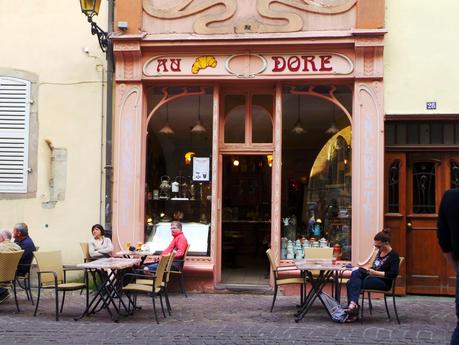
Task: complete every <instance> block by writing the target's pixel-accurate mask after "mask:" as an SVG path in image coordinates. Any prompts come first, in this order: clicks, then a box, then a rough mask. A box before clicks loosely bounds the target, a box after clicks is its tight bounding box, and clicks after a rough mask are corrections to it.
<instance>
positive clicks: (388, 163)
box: [384, 152, 407, 295]
mask: <svg viewBox="0 0 459 345" xmlns="http://www.w3.org/2000/svg"><path fill="white" fill-rule="evenodd" d="M384 171H385V176H384V181H385V186H386V188H385V190H384V199H385V202H384V205H385V208H384V224H385V225H384V226H385V227H386V228H389V229H390V230H391V238H392V241H391V243H392V247H393V248H394V250H395V251H397V253H399V255H400V256H403V257H406V193H405V190H406V155H405V153H399V152H397V153H386V159H385V169H384ZM406 261H407V260H404V261H403V262H402V266H401V267H400V278H399V279H398V280H397V287H396V292H397V293H398V294H402V295H403V294H405V293H406V269H405V267H406Z"/></svg>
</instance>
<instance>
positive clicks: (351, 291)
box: [347, 268, 388, 304]
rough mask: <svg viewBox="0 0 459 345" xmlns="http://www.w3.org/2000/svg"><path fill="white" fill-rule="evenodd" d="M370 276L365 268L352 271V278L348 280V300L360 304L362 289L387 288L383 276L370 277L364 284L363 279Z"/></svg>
mask: <svg viewBox="0 0 459 345" xmlns="http://www.w3.org/2000/svg"><path fill="white" fill-rule="evenodd" d="M367 276H368V273H366V272H365V270H363V269H361V268H359V269H356V270H355V271H352V274H351V279H349V281H348V282H347V299H348V302H349V303H350V302H354V303H356V304H359V296H360V291H361V290H362V289H363V288H365V289H372V290H373V289H374V290H387V289H388V286H387V284H386V282H385V280H384V279H383V278H378V277H370V278H368V279H367V280H365V286H363V280H364V279H365V278H366V277H367Z"/></svg>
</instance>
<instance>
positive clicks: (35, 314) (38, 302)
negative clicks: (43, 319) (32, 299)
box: [33, 283, 41, 316]
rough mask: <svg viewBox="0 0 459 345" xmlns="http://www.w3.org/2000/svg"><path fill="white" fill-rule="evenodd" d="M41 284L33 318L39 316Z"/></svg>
mask: <svg viewBox="0 0 459 345" xmlns="http://www.w3.org/2000/svg"><path fill="white" fill-rule="evenodd" d="M40 285H41V284H40V283H38V293H37V303H36V304H35V312H34V313H33V316H37V310H38V305H39V304H40V294H41V286H40Z"/></svg>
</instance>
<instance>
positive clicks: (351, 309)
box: [344, 304, 360, 316]
mask: <svg viewBox="0 0 459 345" xmlns="http://www.w3.org/2000/svg"><path fill="white" fill-rule="evenodd" d="M359 309H360V307H359V305H358V304H353V307H347V308H346V309H344V312H345V313H346V314H348V315H349V316H355V315H359Z"/></svg>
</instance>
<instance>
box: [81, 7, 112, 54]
mask: <svg viewBox="0 0 459 345" xmlns="http://www.w3.org/2000/svg"><path fill="white" fill-rule="evenodd" d="M100 2H101V0H80V6H81V12H83V13H84V14H85V16H86V17H88V22H89V23H91V34H93V35H97V39H98V40H99V45H100V49H102V51H103V52H105V51H106V50H107V47H108V34H107V33H106V32H105V31H104V30H102V29H101V28H100V27H99V25H97V24H96V23H94V22H93V20H92V17H93V16H97V15H98V14H99V9H100Z"/></svg>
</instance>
